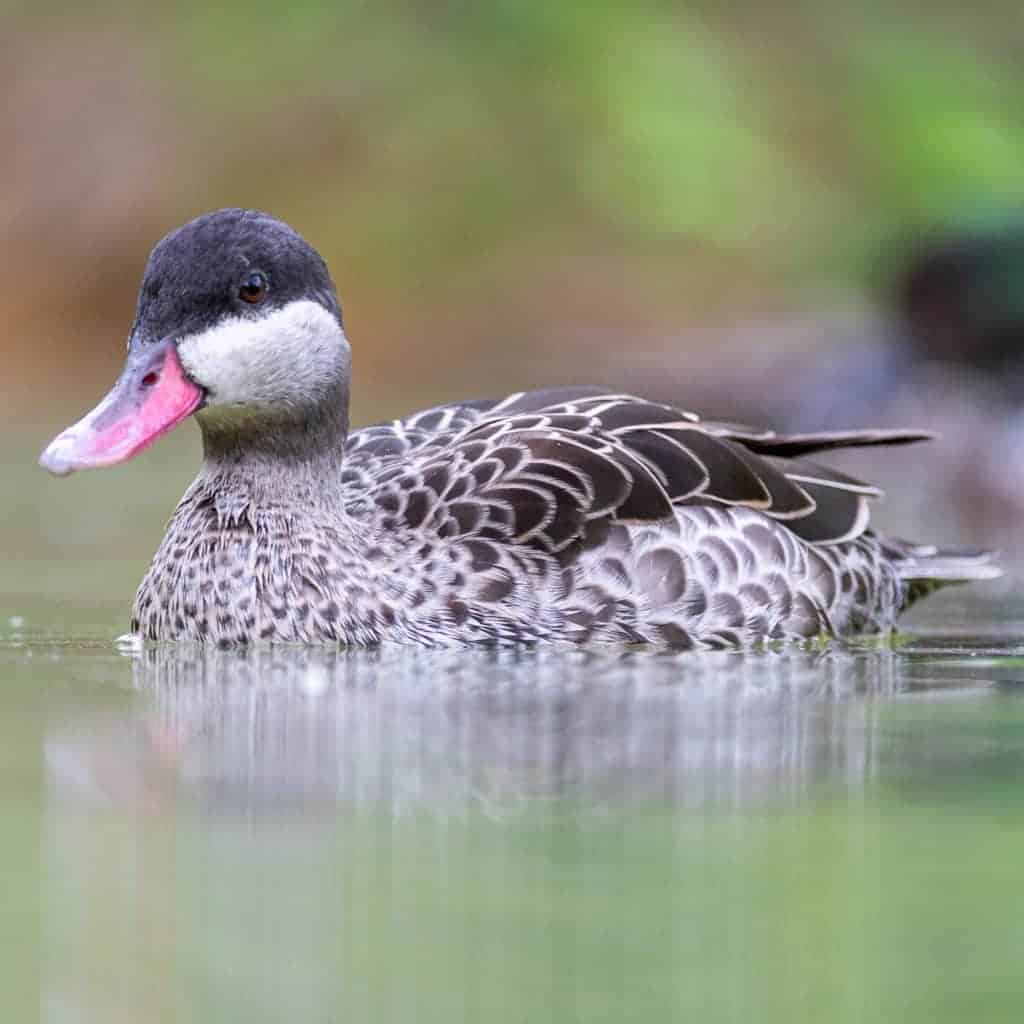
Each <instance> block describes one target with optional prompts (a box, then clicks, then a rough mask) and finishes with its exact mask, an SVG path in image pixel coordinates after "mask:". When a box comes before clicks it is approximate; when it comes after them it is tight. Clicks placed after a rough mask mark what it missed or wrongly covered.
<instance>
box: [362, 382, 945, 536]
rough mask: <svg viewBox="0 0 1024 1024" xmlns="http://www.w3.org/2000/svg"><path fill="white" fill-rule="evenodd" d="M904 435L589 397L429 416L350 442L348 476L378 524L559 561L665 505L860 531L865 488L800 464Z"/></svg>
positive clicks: (520, 400)
mask: <svg viewBox="0 0 1024 1024" xmlns="http://www.w3.org/2000/svg"><path fill="white" fill-rule="evenodd" d="M929 436H931V435H928V434H924V433H921V432H913V431H874V430H865V431H847V432H842V433H839V432H829V433H824V434H790V435H779V434H775V433H773V432H771V431H761V430H757V429H756V428H750V427H744V426H739V425H736V424H724V423H703V422H701V421H700V420H699V419H698V418H697V417H696V416H695V415H694V414H693V413H688V412H683V411H682V410H679V409H674V408H672V407H671V406H666V405H661V404H658V403H655V402H646V401H644V400H643V399H639V398H634V397H631V396H628V395H615V394H610V393H607V392H602V391H600V390H598V389H594V388H565V389H552V390H548V391H539V392H523V393H519V394H515V395H510V396H508V397H507V398H505V399H501V400H498V401H481V402H467V403H462V404H458V405H450V406H438V407H436V408H434V409H428V410H426V411H425V412H422V413H418V414H416V415H415V416H412V417H409V418H408V419H406V420H400V421H396V422H395V423H393V424H387V425H384V426H382V427H373V428H368V429H367V430H365V431H358V432H357V433H356V434H354V435H353V439H352V441H350V444H349V449H348V452H347V453H346V455H347V460H346V472H349V473H351V474H355V475H354V476H353V477H352V479H353V480H355V479H358V480H359V481H360V482H365V483H366V484H367V486H366V488H365V491H364V497H362V498H359V499H356V501H365V500H369V501H370V502H372V503H375V504H376V507H377V508H378V509H380V510H381V512H382V514H384V513H386V515H387V517H388V520H389V521H394V522H396V523H398V522H403V523H405V525H407V526H410V527H413V528H426V529H432V530H436V531H437V532H439V533H440V534H441V535H442V536H447V537H452V536H469V535H473V536H480V537H486V538H491V539H495V540H503V541H505V542H506V543H511V544H521V545H535V546H540V547H542V548H544V549H546V550H549V551H559V550H562V549H564V548H565V547H567V546H568V545H570V544H571V543H572V542H573V541H574V540H576V539H578V538H579V537H580V535H581V534H582V532H583V531H584V529H585V528H586V524H587V523H588V522H590V521H592V520H595V519H599V518H615V519H625V520H646V521H658V520H662V519H667V518H669V517H671V516H672V514H673V512H672V508H673V505H674V504H700V503H711V504H726V505H738V506H745V507H748V508H752V509H757V510H758V511H761V512H762V513H764V514H765V515H767V516H770V517H772V518H775V519H778V520H780V521H781V522H782V523H783V524H784V525H785V526H786V527H787V528H789V529H790V530H792V531H793V532H794V533H795V534H796V535H797V536H799V537H801V538H802V539H804V540H805V541H807V542H809V543H813V544H829V543H837V542H839V541H843V540H849V539H851V538H853V537H855V536H857V535H858V534H859V533H861V532H863V530H864V529H865V528H866V527H867V523H868V505H867V499H868V498H869V497H875V496H877V495H878V493H879V492H878V491H877V489H876V488H873V487H872V486H871V485H870V484H865V483H863V482H861V481H859V480H855V479H854V478H852V477H849V476H846V475H845V474H842V473H839V472H838V471H836V470H832V469H830V468H828V467H824V466H820V465H819V464H817V463H815V462H811V461H810V460H807V459H804V458H800V457H799V456H803V455H806V454H808V453H811V452H817V451H827V450H830V449H834V448H841V447H848V446H864V445H881V444H906V443H910V442H911V441H917V440H923V439H925V438H927V437H929Z"/></svg>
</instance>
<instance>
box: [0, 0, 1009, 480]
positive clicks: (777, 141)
mask: <svg viewBox="0 0 1024 1024" xmlns="http://www.w3.org/2000/svg"><path fill="white" fill-rule="evenodd" d="M855 6H856V9H853V8H852V7H851V5H847V4H840V3H829V2H826V3H820V2H818V3H811V2H807V3H800V2H792V3H786V4H765V3H763V2H759V0H741V2H739V3H736V4H731V5H726V6H723V5H718V4H710V3H701V2H693V3H665V2H651V0H648V2H645V0H641V2H639V3H637V2H633V3H624V2H621V3H620V2H609V0H606V2H596V3H582V2H577V0H570V2H561V3H557V4H552V3H550V2H549V0H492V2H488V3H468V2H455V0H452V2H423V0H385V2H381V3H373V4H366V3H360V2H354V0H346V2H341V3H334V4H321V3H313V2H309V0H300V2H297V3H290V4H271V3H268V2H263V0H249V2H247V3H245V4H227V5H224V4H220V5H216V6H212V5H207V4H204V3H198V2H193V0H186V2H184V3H179V4H175V5H169V4H167V5H162V4H158V5H146V4H140V5H136V6H134V7H133V8H132V9H131V10H130V11H126V10H124V9H121V8H119V7H117V6H115V5H105V4H102V3H101V4H99V5H94V6H90V7H89V8H88V9H85V8H78V7H71V6H67V7H59V6H51V5H48V4H45V3H44V4H34V5H31V6H25V7H24V8H19V7H10V6H7V7H5V8H4V13H3V15H2V19H3V25H2V28H3V31H2V32H0V96H2V97H3V98H2V100H0V135H2V138H3V139H4V142H5V144H4V146H3V150H2V154H0V168H2V170H0V185H2V188H0V225H2V230H0V247H2V248H0V265H2V266H3V268H4V272H3V274H2V275H0V310H2V314H3V319H2V323H3V335H4V339H3V345H4V352H5V355H6V365H5V372H4V374H3V377H2V384H0V388H2V391H0V428H2V430H3V433H4V434H5V435H6V437H7V438H8V439H9V440H11V439H14V438H17V439H18V440H17V441H16V442H15V444H14V449H13V451H14V455H13V459H14V460H15V461H16V462H18V463H22V462H28V461H31V459H29V458H28V456H31V458H32V459H34V457H35V454H36V447H37V444H38V443H41V442H42V441H45V440H46V439H47V438H48V436H49V435H51V434H53V433H54V432H56V430H57V429H58V428H59V427H61V426H63V425H64V424H65V421H66V420H67V419H68V417H69V416H76V415H77V414H78V413H80V412H81V411H83V410H84V409H85V408H86V407H87V406H90V405H91V404H92V403H93V402H94V401H95V400H96V399H97V398H98V397H99V395H100V393H101V391H102V390H105V388H106V386H107V385H108V384H109V383H110V381H111V380H112V379H113V377H114V376H115V374H116V373H117V370H118V367H119V364H120V361H121V357H122V352H123V342H124V338H125V336H126V332H127V329H128V326H129V324H130V321H131V318H132V312H133V307H134V299H135V290H136V287H137V283H138V279H139V275H140V273H141V270H142V267H143V264H144V261H145V258H146V255H147V253H148V251H149V249H150V247H151V246H152V244H153V243H154V242H155V241H156V240H157V239H158V238H159V237H160V236H161V235H162V234H163V233H164V232H166V231H167V230H169V229H171V228H172V227H174V226H176V225H177V224H179V223H180V222H182V221H183V220H185V219H188V218H190V217H192V216H194V215H196V214H198V213H200V212H202V211H204V210H207V209H211V208H215V207H219V206H225V205H245V206H256V207H260V208H262V209H266V210H268V211H270V212H272V213H274V214H276V215H277V216H280V217H282V218H284V219H285V220H288V221H289V222H291V223H292V224H293V225H294V226H295V227H296V228H298V230H300V231H301V232H302V233H303V234H305V235H306V236H307V237H308V238H309V239H310V240H311V241H312V242H313V243H314V244H315V245H316V246H317V247H318V248H319V249H320V250H321V252H322V253H323V254H324V256H325V257H326V259H327V261H328V263H329V264H330V266H331V268H332V271H333V273H334V276H335V279H336V281H337V282H338V285H339V289H340V291H341V295H342V300H343V306H344V309H345V315H346V325H347V328H348V332H349V336H350V338H351V340H352V342H353V347H354V352H355V373H356V381H355V390H354V394H355V420H356V422H365V421H367V420H371V419H379V418H382V417H385V416H390V415H394V414H397V413H399V412H402V411H404V410H408V409H411V408H413V407H415V406H417V405H421V404H424V403H430V402H433V401H439V400H444V399H448V398H455V397H458V396H460V395H467V394H471V393H494V392H502V391H506V390H510V389H514V388H519V387H526V386H535V385H541V384H550V383H558V382H569V381H587V382H597V383H606V384H609V385H612V386H614V387H616V388H629V387H634V388H639V387H648V386H650V385H651V383H652V382H654V384H655V385H656V390H657V391H658V392H659V395H660V397H672V398H675V399H676V400H677V401H679V402H681V403H682V404H684V405H685V404H687V403H688V398H689V397H690V396H698V397H700V398H701V400H702V401H705V402H706V401H708V400H710V401H711V402H712V403H713V404H715V396H714V389H713V388H712V389H711V391H710V392H709V391H708V389H707V387H706V386H705V385H704V384H701V385H700V386H698V385H697V383H696V381H697V379H698V378H700V377H701V376H702V375H703V376H707V372H706V369H705V368H706V367H707V366H708V365H710V364H711V363H714V361H715V357H720V352H719V351H718V349H719V348H720V346H719V344H718V340H717V339H718V337H719V335H718V334H717V333H716V332H717V331H718V329H719V328H722V327H726V326H728V325H736V324H742V325H745V326H744V327H743V330H742V332H741V333H742V336H741V337H740V338H739V342H738V347H737V348H736V351H738V352H741V353H743V352H745V353H747V354H748V355H751V356H752V357H754V356H756V357H757V358H758V359H761V360H764V359H765V358H767V359H768V361H769V362H770V361H771V358H772V357H773V353H774V351H775V347H776V346H779V347H780V348H785V347H786V344H787V343H788V341H789V340H790V334H791V331H790V330H789V328H788V327H786V326H785V325H786V324H787V323H788V322H789V321H790V318H794V317H796V318H798V319H800V322H801V323H803V328H802V334H803V335H804V340H805V341H808V343H809V344H810V345H811V347H815V346H817V347H819V348H821V347H822V346H824V347H825V348H826V350H827V346H828V345H830V344H833V342H834V332H830V331H826V330H822V331H818V330H817V329H816V327H815V326H814V325H815V324H816V323H817V319H816V318H817V317H819V316H823V317H831V316H832V315H833V314H835V313H837V312H845V311H851V310H852V311H855V312H856V311H861V310H866V309H871V308H874V307H877V306H879V305H881V304H883V303H884V302H885V301H886V298H887V292H886V288H887V282H888V279H889V275H890V274H891V273H892V270H893V267H894V266H896V265H897V264H898V263H899V261H900V259H902V258H903V254H904V253H905V252H906V250H907V248H908V246H911V245H912V244H913V243H914V242H915V240H917V239H919V238H920V237H922V236H923V235H926V234H927V233H928V232H931V231H933V230H935V229H936V228H937V227H941V226H943V225H945V224H946V223H949V222H950V221H951V220H955V219H956V218H963V217H967V218H972V217H986V216H1000V215H1001V214H1000V213H999V211H1005V210H1014V209H1016V208H1017V207H1018V205H1019V204H1021V203H1022V202H1024V172H1022V169H1024V117H1022V116H1021V110H1022V107H1024V104H1022V100H1024V88H1022V86H1024V64H1022V63H1021V61H1020V59H1019V57H1020V45H1019V44H1020V41H1021V38H1022V31H1024V12H1022V9H1021V7H1020V5H1019V4H1013V3H1009V2H1006V3H989V4H981V5H975V6H974V7H971V8H970V9H968V8H966V7H965V6H964V5H962V4H959V3H958V4H954V3H951V2H944V0H939V2H931V3H915V2H907V0H904V2H902V3H898V4H895V5H893V4H891V3H886V4H883V3H866V4H859V5H855ZM991 211H996V213H995V214H992V213H991ZM808 318H810V319H809V320H808ZM808 324H809V325H810V326H808ZM720 362H721V360H720V359H719V363H720ZM714 376H715V379H716V380H718V379H722V380H723V383H722V386H723V389H724V391H725V392H726V393H728V392H729V381H728V380H727V379H723V378H727V377H728V367H726V369H725V370H723V369H722V367H721V365H717V366H716V369H715V374H714ZM709 394H710V399H709V398H708V397H707V396H708V395H709ZM733 397H735V396H733ZM691 404H696V399H694V401H693V402H691ZM700 408H703V409H705V410H706V411H709V412H712V413H714V412H717V411H718V410H717V409H715V408H712V409H710V410H707V409H706V405H705V406H703V407H700ZM752 411H753V409H752ZM850 425H863V424H860V423H852V424H850ZM193 442H194V439H193ZM175 443H178V442H175ZM26 453H28V455H26ZM126 472H127V471H126Z"/></svg>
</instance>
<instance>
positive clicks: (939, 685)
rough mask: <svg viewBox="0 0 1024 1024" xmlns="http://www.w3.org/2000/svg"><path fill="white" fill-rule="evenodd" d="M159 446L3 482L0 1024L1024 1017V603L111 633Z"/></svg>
mask: <svg viewBox="0 0 1024 1024" xmlns="http://www.w3.org/2000/svg"><path fill="white" fill-rule="evenodd" d="M170 451H171V453H172V454H171V456H170V462H169V465H170V466H171V469H170V470H167V471H162V470H161V471H158V469H157V466H158V463H157V462H155V461H147V459H143V460H142V461H141V463H140V465H139V466H138V467H137V468H131V467H128V468H126V469H125V470H124V471H123V472H122V471H118V472H117V473H113V474H110V475H108V476H101V475H96V476H94V477H85V478H83V479H82V480H81V481H79V480H77V479H74V480H72V481H68V482H56V481H49V480H47V479H45V478H41V477H40V478H38V479H37V477H36V475H35V474H33V473H30V472H29V471H28V470H27V469H26V470H25V471H24V474H23V475H22V476H18V475H17V474H16V475H15V481H16V483H17V486H16V487H15V488H14V489H13V490H12V492H11V494H10V496H9V498H8V500H7V501H6V504H5V513H4V514H5V515H6V516H7V521H6V522H5V523H3V524H0V525H2V526H4V527H5V529H4V533H3V535H4V536H5V537H7V538H8V541H9V546H8V547H7V548H6V550H5V551H4V555H5V560H4V566H5V571H4V575H3V577H2V578H0V944H2V948H3V949H4V951H5V952H4V956H3V963H2V969H0V970H2V974H0V981H2V984H0V1009H2V1011H3V1012H2V1015H0V1019H2V1020H4V1021H8V1020H9V1021H17V1022H21V1021H32V1020H36V1019H40V1020H45V1021H47V1022H51V1021H52V1022H63V1021H74V1022H79V1021H89V1022H92V1021H102V1022H104V1024H109V1022H115V1024H116V1022H122V1021H123V1022H129V1021H130V1022H138V1021H183V1022H184V1021H188V1022H193V1021H202V1022H206V1021H217V1022H220V1021H232V1022H233V1021H246V1022H263V1021H267V1022H271V1021H275V1022H276V1021H292V1020H301V1021H303V1022H307V1024H311V1022H320V1021H323V1022H328V1021H331V1022H340V1021H373V1022H378V1021H381V1022H386V1021H396V1022H398V1021H400V1022H426V1021H438V1022H442V1021H444V1022H448V1021H496V1022H497V1021H501V1022H504V1021H509V1022H511V1021H516V1022H524V1024H526V1022H530V1024H533V1022H542V1021H558V1022H565V1021H609V1022H612V1021H614V1022H620V1021H633V1020H637V1021H659V1022H660V1021H670V1020H671V1021H677V1020H678V1021H690V1020H700V1021H744V1022H748V1021H786V1022H791V1021H871V1022H874V1021H890V1020H891V1021H900V1022H914V1021H922V1022H929V1024H935V1022H941V1021H951V1022H952V1021H957V1022H959V1021H963V1020H965V1019H969V1020H975V1021H1003V1020H1005V1021H1011V1020H1012V1021H1016V1020H1018V1019H1020V1014H1021V1006H1022V1004H1024V969H1022V967H1024V914H1022V913H1021V909H1020V908H1021V898H1020V896H1019V889H1020V884H1021V883H1020V874H1021V865H1022V864H1024V828H1022V822H1021V812H1022V809H1024V796H1022V781H1021V780H1022V777H1024V772H1022V765H1024V643H1018V642H1017V641H1015V640H1014V637H1017V636H1024V627H1022V626H1021V625H1020V622H1019V619H1018V618H1016V617H1015V615H1016V612H1018V611H1019V608H1020V605H1019V603H1018V604H1016V605H1013V604H1012V603H1010V602H1007V601H1001V602H1000V603H998V604H996V605H993V604H992V603H991V602H990V603H985V604H983V603H981V598H980V597H978V596H977V595H975V596H973V597H972V596H971V594H970V593H969V592H968V591H966V590H964V591H960V592H958V593H957V594H954V595H952V596H951V597H948V598H940V599H938V600H936V601H935V602H933V603H932V604H931V606H930V608H926V609H925V610H924V611H923V612H922V613H921V614H919V615H918V616H917V618H916V619H914V620H912V621H911V625H912V626H913V627H914V628H915V629H916V630H917V639H916V640H914V641H913V642H912V643H910V644H909V645H907V646H904V647H901V648H899V649H896V650H893V649H862V650H843V649H838V648H837V649H830V650H827V651H819V652H804V651H782V652H771V653H764V654H758V655H747V656H740V655H732V654H721V655H718V654H716V655H704V656H700V655H698V656H693V655H666V654H660V653H657V652H650V651H647V652H644V651H619V650H607V651H592V652H577V651H562V650H550V651H544V652H520V653H518V654H517V653H488V652H473V653H467V652H415V651H394V650H392V651H382V652H375V653H365V652H364V653H357V652H353V653H349V654H346V653H338V652H327V651H301V650H292V651H287V650H274V651H262V652H250V653H248V654H244V653H232V652H204V651H201V650H198V649H193V648H184V649H182V648H178V649H175V648H171V647H161V648H155V649H150V650H147V651H144V652H141V653H139V652H132V651H129V650H121V649H119V648H118V647H117V645H116V644H115V643H114V639H115V638H116V636H117V635H118V634H119V633H120V632H122V631H123V629H124V626H125V606H126V604H127V602H128V601H129V600H130V594H131V589H132V587H133V586H134V583H135V580H136V579H137V577H138V575H139V573H140V572H141V569H142V565H143V563H144V560H145V557H146V555H147V553H148V550H149V549H150V548H151V547H152V545H153V544H154V543H155V541H156V539H157V537H158V535H159V531H160V523H161V520H162V518H163V517H164V516H165V515H166V512H167V510H168V509H169V507H170V505H171V503H172V502H173V497H174V495H175V494H176V493H177V492H178V491H180V489H181V486H182V483H183V480H184V478H185V477H187V471H186V470H185V469H184V464H185V462H186V461H187V459H186V458H185V454H187V452H186V448H185V447H182V448H180V449H173V448H171V449H170ZM175 451H180V452H182V453H184V454H183V455H182V461H181V463H180V464H179V463H178V462H175V461H174V459H175V458H176V457H177V456H176V455H175V454H174V452H175ZM179 470H180V472H179ZM69 520H70V521H71V522H72V523H74V529H68V527H67V524H68V522H69ZM1014 609H1016V611H1015V610H1014ZM982 634H988V638H986V639H978V637H979V636H981V635H982ZM965 637H966V639H965Z"/></svg>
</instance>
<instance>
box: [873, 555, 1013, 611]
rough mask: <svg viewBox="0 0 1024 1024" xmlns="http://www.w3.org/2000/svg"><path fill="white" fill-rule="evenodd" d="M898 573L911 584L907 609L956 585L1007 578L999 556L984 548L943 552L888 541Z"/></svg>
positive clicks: (908, 585) (908, 591)
mask: <svg viewBox="0 0 1024 1024" xmlns="http://www.w3.org/2000/svg"><path fill="white" fill-rule="evenodd" d="M886 544H887V545H889V546H890V547H891V548H892V554H893V556H894V560H895V562H896V571H897V572H898V573H899V576H900V578H901V579H902V580H904V581H905V582H906V584H907V599H906V605H905V607H906V606H909V605H911V604H913V603H914V602H915V601H918V600H920V599H921V598H922V597H925V596H926V595H928V594H931V593H933V592H934V591H936V590H938V589H939V588H940V587H945V586H948V585H950V584H952V583H971V582H975V581H977V580H994V579H998V577H1000V576H1002V575H1003V570H1002V569H1000V568H999V566H998V565H996V563H995V558H996V552H994V551H986V550H985V549H983V548H940V547H936V546H935V545H934V544H914V543H911V542H909V541H903V540H892V539H887V540H886Z"/></svg>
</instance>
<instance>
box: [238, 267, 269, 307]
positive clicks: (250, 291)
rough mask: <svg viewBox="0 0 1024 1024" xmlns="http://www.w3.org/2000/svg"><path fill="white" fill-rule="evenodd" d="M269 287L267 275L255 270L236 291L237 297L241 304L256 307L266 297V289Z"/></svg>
mask: <svg viewBox="0 0 1024 1024" xmlns="http://www.w3.org/2000/svg"><path fill="white" fill-rule="evenodd" d="M269 287H270V285H269V282H268V281H267V275H266V274H262V273H260V271H258V270H257V271H256V272H255V273H252V274H250V275H249V276H248V277H247V278H246V279H245V280H244V281H243V282H242V284H241V286H240V287H239V289H238V297H239V298H240V299H241V300H242V301H243V302H248V303H249V304H250V305H253V306H258V305H259V304H260V303H261V302H262V301H263V300H264V299H265V298H266V297H267V289H268V288H269Z"/></svg>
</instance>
